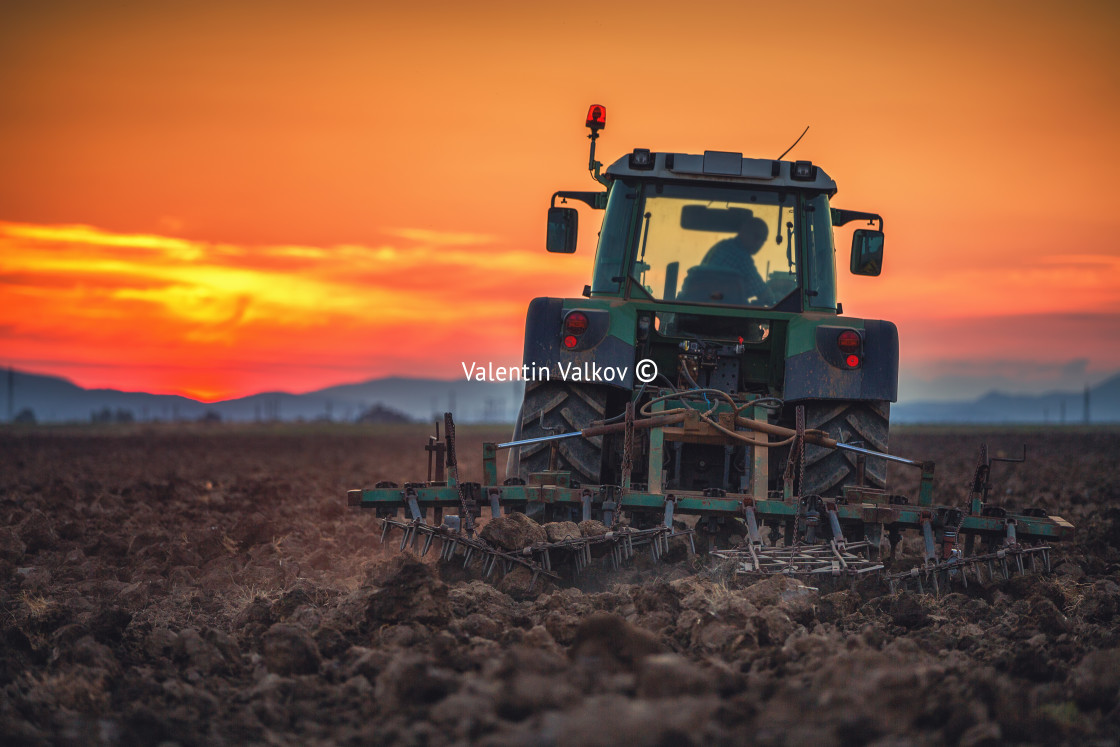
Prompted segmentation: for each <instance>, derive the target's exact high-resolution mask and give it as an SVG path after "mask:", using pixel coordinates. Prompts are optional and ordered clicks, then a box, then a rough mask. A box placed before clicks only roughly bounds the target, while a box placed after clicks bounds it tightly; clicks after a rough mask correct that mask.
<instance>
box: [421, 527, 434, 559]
mask: <svg viewBox="0 0 1120 747" xmlns="http://www.w3.org/2000/svg"><path fill="white" fill-rule="evenodd" d="M435 538H436V536H435V535H434V534H432V533H431V532H428V533H426V535H425V536H424V549H422V550H421V551H420V557H424V556H425V555H427V554H428V550H431V549H432V541H433V540H434V539H435Z"/></svg>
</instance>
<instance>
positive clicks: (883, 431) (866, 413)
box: [771, 400, 890, 496]
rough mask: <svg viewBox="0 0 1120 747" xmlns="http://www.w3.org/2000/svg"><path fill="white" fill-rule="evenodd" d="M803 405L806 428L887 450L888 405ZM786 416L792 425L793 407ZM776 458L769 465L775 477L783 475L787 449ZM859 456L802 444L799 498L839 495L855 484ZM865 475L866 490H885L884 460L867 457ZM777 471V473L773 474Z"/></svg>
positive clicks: (857, 477) (876, 449)
mask: <svg viewBox="0 0 1120 747" xmlns="http://www.w3.org/2000/svg"><path fill="white" fill-rule="evenodd" d="M803 404H804V406H805V427H806V428H807V429H816V430H820V431H824V432H825V433H827V434H828V435H829V437H830V438H834V439H836V440H837V441H840V442H843V443H854V442H856V441H862V442H863V446H864V448H867V449H870V450H872V451H881V452H886V451H887V444H888V437H889V435H890V402H886V401H878V400H876V401H867V402H845V401H835V400H833V401H807V402H805V403H803ZM788 410H789V412H788V416H789V418H790V420H791V422H790V424H789V425H790V427H792V425H793V423H792V420H793V410H794V408H793V406H792V405H791V406H789V408H788ZM776 456H777V459H776V460H774V461H772V462H771V474H772V475H775V476H777V477H778V479H779V481H780V479H781V476H782V475H784V474H785V468H786V460H787V459H789V449H788V448H785V449H781V450H779V451H778V452H777V453H776ZM857 458H858V456H857V455H856V454H853V453H852V452H850V451H840V450H839V449H836V450H832V449H826V448H824V447H823V446H816V445H814V444H811V443H806V444H805V484H804V485H803V486H801V490H800V494H801V495H820V496H838V495H841V494H842V490H843V488H844V486H845V485H858V484H859V474H858V472H857V470H856V460H857ZM865 464H866V467H865V472H864V485H866V486H867V487H869V488H885V487H886V484H887V462H886V460H884V459H876V458H875V457H867V459H866V462H865ZM775 470H776V471H775Z"/></svg>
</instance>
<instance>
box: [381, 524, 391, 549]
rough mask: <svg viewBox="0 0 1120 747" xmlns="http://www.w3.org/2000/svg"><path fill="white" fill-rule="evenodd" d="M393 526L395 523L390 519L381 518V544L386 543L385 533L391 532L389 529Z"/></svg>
mask: <svg viewBox="0 0 1120 747" xmlns="http://www.w3.org/2000/svg"><path fill="white" fill-rule="evenodd" d="M392 528H393V525H392V524H390V523H389V522H388V521H386V520H385V519H382V520H381V544H383V545H384V544H385V535H387V534H388V533H389V530H390V529H392Z"/></svg>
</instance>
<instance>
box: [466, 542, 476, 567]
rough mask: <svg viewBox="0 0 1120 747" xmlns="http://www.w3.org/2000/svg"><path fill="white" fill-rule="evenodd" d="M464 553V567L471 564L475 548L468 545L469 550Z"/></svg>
mask: <svg viewBox="0 0 1120 747" xmlns="http://www.w3.org/2000/svg"><path fill="white" fill-rule="evenodd" d="M463 555H464V557H463V567H464V568H466V567H467V566H468V565H470V564H471V556H472V555H474V548H473V547H471V546H470V545H467V551H466V552H465V553H463Z"/></svg>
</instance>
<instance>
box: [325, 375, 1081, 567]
mask: <svg viewBox="0 0 1120 747" xmlns="http://www.w3.org/2000/svg"><path fill="white" fill-rule="evenodd" d="M674 404H678V403H676V402H674V401H673V400H672V399H671V398H670V396H669V395H666V396H665V397H663V398H661V400H660V401H657V402H655V404H654V407H653V408H647V409H646V410H645V414H647V415H649V416H650V417H648V418H647V419H646V420H645V421H644V422H642V421H638V422H635V421H634V419H633V410H632V409H631V410H629V411H628V417H627V422H626V423H625V424H623V423H616V424H614V425H600V426H595V428H596V429H598V432H600V433H602V432H609V429H614V430H615V431H623V429H625V431H624V432H625V434H626V439H627V442H628V453H629V448H630V447H632V445H633V439H634V438H635V435H634V432H635V430H636V427H640V428H642V429H646V430H648V431H649V435H648V438H649V440H648V447H647V451H648V458H649V465H650V469H649V471H648V474H649V475H651V476H652V477H651V480H650V483H649V484H632V483H631V480H630V470H629V469H625V470H624V471H623V480H622V483H623V484H621V485H579V484H577V483H574V482H573V479H572V474H571V473H570V472H568V471H564V470H550V471H544V472H537V473H532V474H530V475H529V479H528V482H527V483H524V482H523V481H521V480H520V479H517V478H511V479H507V480H505V481H504V482H500V481H499V479H498V467H497V456H498V452H499V451H500V449H502V448H507V447H511V446H516V445H518V443H519V442H510V443H506V444H499V443H494V442H487V443H484V444H483V447H482V466H483V481H482V482H481V483H476V482H466V481H460V480H459V479H458V471H457V467H456V464H457V463H456V458H455V446H454V424H453V421H452V419H451V415H450V413H448V414H447V415H446V423H447V443H446V444H443V443H440V440H439V437H438V433H439V431H438V423H437V435H436V436H434V437H432V438H431V439H430V440H429V443H428V445H427V446H426V447H425V449H426V450H427V451H428V452H429V474H428V478H429V479H428V480H427V481H424V482H409V483H405V484H404V485H403V486H400V485H397V484H395V483H391V482H382V483H378V484H377V485H375V486H374V487H373V488H365V489H360V490H351V491H349V492H348V496H347V500H348V504H349V505H350V506H351V507H355V508H364V509H374V510H376V511H377V513H378V515H379V516H380V517H381V518H382V527H383V531H382V539H383V541H384V538H385V536H386V535H387V534H388V533H389V532H390V531H391V530H392V529H394V528H399V529H401V530H402V532H403V533H404V536H403V538H402V541H401V549H404V548H405V547H406V546H407V545H408V544H409V543H410V542H411V543H412V544H413V546H416V544H417V543H418V541H419V537H420V536H421V535H423V536H424V538H425V539H424V547H423V550H422V551H421V552H422V554H423V553H426V552H427V551H428V549H429V548H430V547H431V544H432V542H433V541H434V539H437V538H438V539H440V540H441V543H442V545H443V548H444V549H443V551H442V553H443V555H444V556H446V557H444V559H445V560H450V559H451V558H452V557H454V556H455V554H456V551H457V549H459V548H461V549H462V555H463V557H464V565H469V564H470V562H471V561H472V559H473V557H475V556H476V553H477V556H479V557H485V558H486V559H485V560H484V561H483V571H484V573H485V574H486V575H487V576H489V575H491V574H492V573H493V572H494V570H495V569H496V568H501V569H502V570H503V573H505V572H509V571H510V570H512V569H513V568H514V567H516V566H519V565H521V566H525V567H527V568H528V569H529V570H530V571H531V572H532V573H533V581H534V583H535V581H536V579H537V577H538V576H540V575H546V576H551V577H555V576H556V573H555V571H554V569H553V562H552V561H553V557H552V556H553V554H555V553H557V552H559V553H560V555H561V556H562V557H563V556H565V555H568V556H571V557H572V558H573V566H574V569H575V571H576V572H577V573H578V572H579V571H581V570H583V569H584V568H585V567H586V566H587V565H588V564H590V561H591V548H592V546H593V545H594V546H595V547H596V548H598V554H599V555H600V556H607V557H608V558H609V560H610V562H611V563H612V564H613V565H615V566H618V565H620V564H621V563H622V562H624V561H625V560H626V559H627V558H629V557H631V556H632V555H633V552H634V545H635V544H638V545H645V544H648V545H649V546H650V549H651V555H652V557H653V559H654V560H657V559H658V558H659V557H660V556H661V555H663V554H664V553H665V552H667V551H668V549H669V548H668V540H669V538H671V537H678V536H685V537H687V540H688V546H689V549H690V550H691V551H693V552H694V551H695V549H696V548H695V543H694V540H693V530H691V529H680V527H679V523H678V524H677V525H674V521H673V519H674V516H676V515H678V514H683V515H695V516H697V517H699V519H698V523H697V529H698V530H703V529H705V528H708V529H709V531H711V532H712V533H713V534H714V533H717V532H718V525H719V524H720V523H722V522H724V521H726V520H727V519H738V520H741V521H742V522H743V526H745V529H746V533H745V536H744V542H743V545H742V546H741V547H740V548H732V549H718V550H717V549H715V548H712V549H713V551H714V554H715V555H717V556H719V557H723V558H726V559H733V560H736V561H738V562H739V567H738V570H739V572H740V573H748V574H749V573H755V574H767V573H785V574H789V575H799V576H808V577H820V576H821V575H822V574H828V575H833V576H840V575H846V576H849V577H852V578H857V577H863V576H865V575H868V574H869V573H871V572H875V573H880V572H882V571H884V569H885V566H884V565H882V564H881V563H878V562H877V561H879V560H880V555H881V553H880V551H879V550H880V548H881V546H882V541H883V539H889V541H890V546H891V556H892V557H893V555H894V549H895V547H896V545H897V543H898V541H899V539H900V537H901V532H902V531H904V530H918V531H919V532H920V533H921V535H922V538H923V563H922V565H921V566H919V567H918V568H915V569H911V570H908V571H904V572H896V573H892V574H890V575H888V576H887V580H888V581H889V583H890V585H891V588H892V589H895V588H897V586H898V585H899V584H906V583H908V582H910V581H916V582H917V583H918V584H919V585H920V586H923V587H924V586H927V585H928V586H931V587H933V588H934V589H939V586H940V584H939V578H940V579H941V580H942V581H941V582H942V583H949V582H952V581H954V580H957V581H960V582H963V583H965V584H967V582H968V571H969V566H976V568H975V570H974V576H975V578H976V580H977V581H979V580H981V579H982V576H981V572H980V568H979V566H980V565H985V566H987V567H988V570H989V575H990V577H993V578H994V576H995V571H994V568H995V567H997V566H998V567H999V568H1000V569H1001V570H1002V571H1003V575H1004V576H1006V575H1008V568H1009V565H1008V563H1009V561H1010V562H1014V563H1015V565H1016V567H1017V568H1018V569H1019V570H1020V572H1022V571H1023V570H1024V567H1025V566H1024V562H1023V561H1024V558H1026V559H1028V560H1029V562H1030V565H1031V566H1032V567H1035V566H1036V559H1037V558H1038V557H1041V559H1042V563H1043V566H1044V567H1045V568H1047V569H1048V568H1049V565H1050V562H1049V549H1050V548H1049V543H1050V542H1052V541H1055V540H1060V539H1062V538H1063V537H1065V536H1066V535H1067V534H1068V533H1069V532H1070V531H1071V530H1072V529H1073V526H1072V525H1071V524H1070V523H1069V522H1067V521H1066V520H1065V519H1063V518H1062V517H1060V516H1052V515H1049V514H1047V513H1046V512H1045V511H1041V510H1038V509H1033V510H1032V509H1028V510H1025V511H1019V512H1012V511H1008V510H1006V509H1005V508H1003V507H1000V506H995V505H992V504H990V503H989V502H988V501H987V497H988V490H989V488H990V485H989V484H988V482H987V480H988V476H989V472H990V468H991V462H992V461H997V460H994V459H988V458H987V451H986V447H985V448H982V449H981V456H980V464H979V465H978V467H977V472H976V476H975V478H974V481H973V489H972V491H971V492H970V496H969V498H968V499H967V501H966V503H965V505H963V506H959V507H958V506H949V505H943V504H938V503H936V502H935V500H934V496H933V478H934V471H935V465H934V463H933V462H929V461H926V462H916V461H911V460H908V459H903V458H900V457H897V456H893V455H886V454H883V455H879V454H875V453H873V452H867V451H866V450H861V449H859V448H852V447H849V446H847V445H844V444H836V445H834V448H835V447H840V448H850V449H851V450H853V451H856V452H860V454H861V455H870V456H872V457H874V456H882V457H883V458H888V459H891V460H893V461H896V462H902V463H904V464H907V465H911V466H913V467H915V468H918V469H920V470H921V481H920V484H919V489H918V494H917V496H916V500H915V501H914V502H913V503H911V501H910V497H909V496H904V495H898V494H893V493H890V492H887V491H884V490H879V489H874V488H867V487H862V486H847V487H845V488H844V490H843V494H842V495H841V496H835V497H831V498H821V497H818V496H797V495H794V491H793V484H794V483H793V481H792V480H791V479H787V481H786V483H785V489H784V491H781V492H777V493H775V492H774V491H770V492H767V491H766V486H767V484H768V482H767V478H768V475H767V469H768V459H767V456H766V453H765V448H762V447H759V446H754V447H748V448H749V450H750V451H751V452H752V453H750V454H749V458H750V460H751V468H750V471H749V475H747V476H744V477H743V478H742V488H743V490H742V492H728V491H724V490H717V489H709V490H703V491H696V490H678V489H673V488H670V487H666V486H665V485H663V484H662V471H661V465H662V463H663V459H664V457H665V445H666V443H669V442H672V441H674V440H676V441H692V442H699V443H725V444H731V443H734V441H733V440H732V439H731V437H730V435H729V431H731V432H734V431H738V430H739V428H740V427H741V426H743V425H744V424H746V425H747V427H748V428H750V427H752V426H753V427H754V428H755V429H759V428H767V429H769V430H771V431H772V430H773V429H774V428H776V426H766V425H765V415H764V413H763V406H762V404H761V403H759V404H757V405H752V404H751V403H750V402H744V403H742V404H738V403H735V402H731V403H730V404H717V405H715V406H713V407H712V408H711V409H710V410H708V412H707V413H702V414H699V413H698V414H697V415H693V413H694V412H696V411H695V410H693V411H692V412H684V413H683V414H681V415H679V416H678V417H676V418H667V417H665V416H662V415H660V413H661V412H663V411H664V408H665V407H666V406H672V405H674ZM748 407H752V408H753V410H754V413H755V414H756V416H761V417H760V419H759V420H758V421H750V420H746V419H744V418H741V417H739V413H740V412H741V411H742V410H744V409H747V408H748ZM651 410H652V411H651ZM589 430H592V429H589ZM576 435H579V434H578V433H573V434H563V435H561V436H552V437H546V438H545V439H537V440H549V439H559V438H564V437H573V436H576ZM583 435H588V431H586V430H585V431H584V432H583ZM796 435H797V436H798V437H799V438H803V437H804V436H805V435H806V434H805V433H804V432H799V433H798V434H796ZM833 444H835V442H833ZM740 445H741V444H740ZM433 456H434V457H435V459H434V462H435V466H436V470H435V475H434V478H435V479H433V474H432V469H431V468H432V464H433ZM445 456H446V463H447V467H448V471H447V472H448V473H447V475H446V476H445V475H444V470H443V458H444V457H445ZM861 458H864V457H863V456H861ZM1003 461H1021V460H1003ZM483 506H485V507H488V508H489V509H490V515H491V517H492V518H497V517H499V516H501V515H502V514H503V513H507V514H508V513H511V512H522V513H526V514H528V515H536V516H539V517H543V519H544V520H545V521H583V520H588V519H598V520H601V521H603V522H604V524H605V525H606V526H607V528H608V529H610V530H612V531H609V532H608V533H607V535H604V536H603V537H601V538H569V539H566V540H564V541H562V542H551V543H541V544H539V545H534V546H532V547H527V548H524V549H523V550H522V551H521V552H520V553H517V552H506V551H503V550H500V549H496V548H491V547H489V546H488V545H487V544H486V543H485V542H482V541H480V540H478V539H475V538H474V536H473V535H474V533H473V519H474V518H475V517H478V516H481V513H482V507H483ZM447 509H458V510H459V513H460V516H461V518H465V520H464V521H462V528H460V519H455V518H454V517H448V518H449V519H452V521H451V522H445V521H444V511H445V510H447ZM402 510H403V512H404V516H405V518H404V520H401V519H398V518H397V514H398V512H400V511H402ZM429 511H431V517H432V519H433V523H429V522H428V516H429V513H428V512H429ZM622 513H625V514H629V515H630V516H631V517H632V518H635V519H638V520H637V521H634V522H632V523H633V524H634V526H633V527H622V526H621V525H620V523H619V518H620V515H621V514H622ZM764 527H765V528H768V529H769V533H768V540H769V542H768V543H767V541H766V540H764V538H763V532H762V529H763V528H764ZM961 535H963V536H964V539H965V541H964V548H963V552H962V549H961V548H960V547H958V544H957V543H958V539H959V537H960V536H961ZM978 538H979V539H980V540H981V541H982V542H984V543H985V544H986V548H983V549H982V550H981V552H980V553H979V554H974V552H973V551H974V548H975V543H976V540H977V539H978ZM779 540H783V545H779ZM448 548H450V549H448ZM620 548H621V549H620ZM977 549H979V548H977ZM856 553H858V556H857V554H856ZM923 580H924V582H925V583H923Z"/></svg>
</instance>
